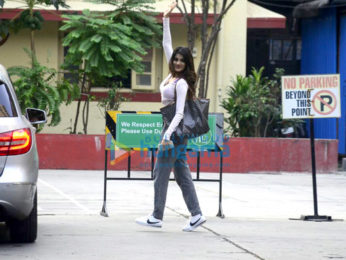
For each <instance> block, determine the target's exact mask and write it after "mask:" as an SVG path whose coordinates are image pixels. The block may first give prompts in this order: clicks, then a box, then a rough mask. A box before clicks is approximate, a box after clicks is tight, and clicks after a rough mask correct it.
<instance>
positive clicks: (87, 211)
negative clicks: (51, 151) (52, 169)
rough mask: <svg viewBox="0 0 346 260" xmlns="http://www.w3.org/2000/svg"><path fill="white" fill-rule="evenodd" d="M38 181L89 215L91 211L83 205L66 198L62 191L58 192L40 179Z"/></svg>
mask: <svg viewBox="0 0 346 260" xmlns="http://www.w3.org/2000/svg"><path fill="white" fill-rule="evenodd" d="M38 181H39V182H40V183H42V184H44V185H46V186H47V187H49V188H51V189H52V190H54V191H55V192H57V193H59V194H60V195H61V196H63V197H64V198H66V199H67V200H69V201H70V202H72V203H73V204H75V205H76V206H77V207H78V208H80V209H82V210H83V211H85V212H86V213H87V214H91V211H90V210H89V209H88V208H87V207H85V206H84V205H82V204H80V203H79V202H78V201H76V200H75V199H74V198H72V197H71V196H68V195H67V194H65V193H64V192H63V191H61V190H59V189H58V188H56V187H54V186H53V185H52V184H49V183H48V182H46V181H44V180H41V179H40V178H39V179H38Z"/></svg>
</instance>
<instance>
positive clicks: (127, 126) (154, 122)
mask: <svg viewBox="0 0 346 260" xmlns="http://www.w3.org/2000/svg"><path fill="white" fill-rule="evenodd" d="M116 122H117V124H116V140H117V142H118V143H120V144H121V146H125V147H128V148H140V149H146V148H157V146H158V144H159V142H160V135H161V131H162V127H163V123H162V117H161V114H132V113H128V114H126V113H122V114H118V115H117V120H116ZM208 123H209V127H210V131H209V132H208V133H207V134H205V135H203V136H200V137H197V138H194V139H190V140H189V143H188V147H187V148H188V149H194V150H206V149H208V150H212V149H214V148H215V139H216V116H215V115H209V120H208Z"/></svg>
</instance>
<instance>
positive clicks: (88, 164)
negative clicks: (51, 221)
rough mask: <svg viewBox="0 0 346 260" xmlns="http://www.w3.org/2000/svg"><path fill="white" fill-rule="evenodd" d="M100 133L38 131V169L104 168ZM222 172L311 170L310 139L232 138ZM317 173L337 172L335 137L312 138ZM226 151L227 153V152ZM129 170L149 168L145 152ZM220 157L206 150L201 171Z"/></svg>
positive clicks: (123, 165) (215, 166)
mask: <svg viewBox="0 0 346 260" xmlns="http://www.w3.org/2000/svg"><path fill="white" fill-rule="evenodd" d="M104 143H105V138H104V136H103V135H58V134H38V135H37V146H38V152H39V157H40V168H41V169H78V170H103V169H104V155H105V152H104ZM224 145H225V146H227V147H226V148H225V156H224V158H223V165H224V167H223V172H225V173H227V172H229V173H230V172H237V173H248V172H280V171H287V172H306V171H311V157H310V140H309V139H294V138H292V139H291V138H231V139H230V140H228V141H227V142H226V143H225V144H224ZM315 147H316V162H317V171H318V172H335V171H337V166H338V162H337V157H338V143H337V140H325V139H323V140H322V139H320V140H316V141H315ZM227 151H228V152H229V153H228V152H227ZM119 154H120V155H122V157H121V158H124V159H123V160H121V159H120V160H119V161H118V162H117V163H116V164H115V165H110V164H108V167H109V169H110V170H127V159H126V152H123V151H120V152H118V155H119ZM195 156H196V155H195V153H192V152H189V153H188V162H189V164H190V168H191V170H192V171H195V170H196V167H195V166H196V162H197V159H196V157H195ZM131 162H132V163H131V165H132V170H150V157H148V156H147V152H144V155H143V153H142V154H141V153H140V152H132V157H131ZM219 162H220V161H219V156H218V155H215V154H214V153H210V154H209V155H208V153H207V152H205V153H204V154H203V155H202V158H201V171H204V172H218V171H219Z"/></svg>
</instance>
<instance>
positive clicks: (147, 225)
mask: <svg viewBox="0 0 346 260" xmlns="http://www.w3.org/2000/svg"><path fill="white" fill-rule="evenodd" d="M136 223H137V224H138V225H141V226H145V227H155V228H161V227H162V224H161V225H159V224H152V225H149V224H148V223H143V222H139V221H136Z"/></svg>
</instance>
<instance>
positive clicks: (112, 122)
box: [100, 111, 224, 218]
mask: <svg viewBox="0 0 346 260" xmlns="http://www.w3.org/2000/svg"><path fill="white" fill-rule="evenodd" d="M123 114H130V115H142V116H143V115H147V116H148V115H155V117H156V116H157V115H160V116H161V114H160V113H159V112H147V111H139V112H135V111H106V144H105V170H104V193H103V206H102V209H101V212H100V214H101V216H104V217H108V216H109V215H108V212H107V209H106V201H107V181H112V180H146V181H148V180H153V170H154V160H155V158H154V153H155V152H156V150H157V144H156V145H151V146H150V145H148V146H147V147H145V146H142V147H141V146H139V147H138V145H137V144H135V145H134V147H131V145H129V144H128V143H126V142H125V143H122V142H121V141H118V140H116V138H117V132H118V131H121V124H118V121H117V120H118V116H119V115H123ZM209 115H211V116H212V117H213V118H214V117H215V119H212V120H211V121H210V120H208V121H209V122H212V123H213V124H214V126H212V128H211V129H214V130H215V131H214V133H213V135H214V136H215V137H217V136H219V138H215V142H214V145H213V146H212V147H211V146H205V147H204V148H207V149H204V150H208V151H214V152H215V153H219V156H220V163H219V165H220V168H219V169H220V171H219V179H209V178H207V179H203V178H200V157H201V156H200V153H201V151H202V149H197V148H198V145H196V144H194V145H193V144H192V145H190V146H189V147H188V150H195V151H197V172H196V178H195V179H193V181H203V182H218V183H219V210H218V213H217V215H216V216H218V217H220V218H224V214H223V211H222V173H223V151H222V145H223V113H210V114H209ZM120 117H121V116H120ZM208 119H209V118H208ZM119 125H120V127H119ZM124 125H125V124H124ZM126 125H128V124H126ZM130 127H131V124H130ZM220 136H221V138H220ZM116 148H118V149H126V150H127V151H128V157H127V158H128V169H127V177H125V178H123V177H120V178H114V177H113V178H110V177H108V176H107V171H108V151H110V153H111V156H112V152H113V155H114V149H116ZM133 150H137V151H138V150H148V151H149V152H151V177H150V178H134V177H132V176H131V152H132V151H133ZM114 156H115V155H114ZM170 180H174V179H170Z"/></svg>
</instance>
